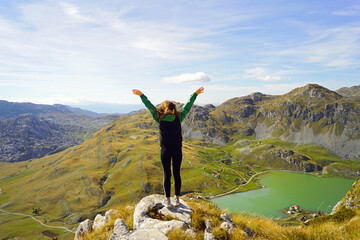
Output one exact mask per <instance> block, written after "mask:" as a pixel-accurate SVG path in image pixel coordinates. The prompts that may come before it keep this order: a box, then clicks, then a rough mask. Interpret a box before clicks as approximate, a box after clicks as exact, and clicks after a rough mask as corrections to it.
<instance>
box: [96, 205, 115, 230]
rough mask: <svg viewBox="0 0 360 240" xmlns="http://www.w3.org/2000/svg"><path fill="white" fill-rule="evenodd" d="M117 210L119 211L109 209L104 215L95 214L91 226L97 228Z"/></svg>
mask: <svg viewBox="0 0 360 240" xmlns="http://www.w3.org/2000/svg"><path fill="white" fill-rule="evenodd" d="M117 212H119V211H118V210H114V209H110V210H108V211H106V212H105V215H104V216H102V215H101V214H98V215H96V217H95V219H94V223H93V226H92V228H93V229H98V228H101V227H103V226H104V225H105V224H106V223H107V221H109V220H110V218H111V215H113V214H116V213H117Z"/></svg>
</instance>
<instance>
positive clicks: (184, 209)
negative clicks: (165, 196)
mask: <svg viewBox="0 0 360 240" xmlns="http://www.w3.org/2000/svg"><path fill="white" fill-rule="evenodd" d="M159 212H160V213H162V214H164V215H165V216H168V215H169V216H171V217H173V218H175V219H178V220H180V221H182V222H184V223H186V224H187V225H188V226H190V225H191V208H190V207H189V205H188V204H187V203H186V202H185V201H184V200H182V199H180V205H179V206H172V207H168V208H162V209H160V210H159Z"/></svg>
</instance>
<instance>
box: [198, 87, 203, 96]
mask: <svg viewBox="0 0 360 240" xmlns="http://www.w3.org/2000/svg"><path fill="white" fill-rule="evenodd" d="M203 92H204V88H203V87H201V88H199V89H198V90H196V94H197V95H199V94H200V93H203Z"/></svg>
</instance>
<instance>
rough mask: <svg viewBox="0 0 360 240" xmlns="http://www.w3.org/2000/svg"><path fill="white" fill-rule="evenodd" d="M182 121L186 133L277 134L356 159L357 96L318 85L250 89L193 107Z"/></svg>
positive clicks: (214, 138)
mask: <svg viewBox="0 0 360 240" xmlns="http://www.w3.org/2000/svg"><path fill="white" fill-rule="evenodd" d="M185 125H186V126H185V130H184V133H185V136H187V137H191V138H205V139H207V140H208V141H210V142H213V143H217V144H226V143H227V142H228V141H229V140H231V139H236V138H237V137H238V136H239V135H241V136H243V137H249V136H254V137H255V138H256V139H259V140H261V139H266V138H279V139H281V140H283V141H286V142H293V143H298V144H315V145H319V146H323V147H325V148H327V149H328V150H330V151H331V152H333V153H335V154H336V155H338V156H340V157H342V158H347V159H353V158H360V99H359V98H356V97H343V96H341V95H340V94H338V93H337V92H334V91H331V90H329V89H326V88H324V87H322V86H319V85H316V84H308V85H306V86H304V87H300V88H296V89H294V90H292V91H291V92H289V93H287V94H284V95H280V96H271V95H265V94H262V93H253V94H251V95H248V96H245V97H239V98H233V99H230V100H228V101H226V102H224V103H223V104H221V105H219V106H218V107H216V108H214V107H213V106H204V107H199V106H197V107H195V108H194V109H193V111H192V112H191V113H190V117H189V119H188V120H187V121H186V122H185Z"/></svg>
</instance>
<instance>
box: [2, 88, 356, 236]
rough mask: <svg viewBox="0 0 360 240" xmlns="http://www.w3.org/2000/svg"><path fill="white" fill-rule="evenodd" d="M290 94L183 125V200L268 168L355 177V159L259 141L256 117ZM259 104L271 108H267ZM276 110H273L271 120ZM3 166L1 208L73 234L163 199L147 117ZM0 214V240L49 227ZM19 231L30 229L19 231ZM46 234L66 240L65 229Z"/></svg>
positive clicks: (206, 110) (228, 106)
mask: <svg viewBox="0 0 360 240" xmlns="http://www.w3.org/2000/svg"><path fill="white" fill-rule="evenodd" d="M294 91H295V93H296V92H297V91H300V90H294ZM300 92H301V91H300ZM289 94H290V95H291V96H294V95H296V94H294V93H289ZM320 95H321V94H320ZM291 96H288V97H279V96H266V95H262V94H259V93H255V94H253V95H251V96H250V97H249V96H247V97H243V98H237V99H231V100H229V101H227V102H225V103H223V104H222V105H220V106H218V107H216V108H215V107H214V106H212V105H206V106H204V107H199V106H194V109H193V111H191V112H190V114H189V116H188V118H187V119H186V120H185V125H184V135H185V137H186V138H185V140H184V143H183V153H184V159H183V163H182V170H181V174H182V183H183V186H182V194H185V193H187V192H195V193H198V194H201V195H203V196H209V197H211V196H214V195H217V194H221V193H224V192H228V191H231V190H234V191H237V192H241V191H247V190H249V189H256V188H258V184H257V183H256V179H257V178H256V177H253V176H254V175H255V174H256V173H259V172H262V171H266V170H269V169H282V170H292V171H301V172H309V173H311V174H315V175H319V176H334V175H337V176H344V177H351V178H356V177H359V172H360V167H359V166H358V164H359V162H358V161H354V160H343V159H342V158H340V157H338V156H336V155H334V154H332V153H330V152H329V151H328V150H327V149H326V148H324V147H321V146H314V145H309V144H308V145H307V144H297V143H291V142H285V141H282V140H280V139H279V138H277V136H282V135H283V133H282V134H279V135H277V136H273V137H272V138H265V139H258V136H257V134H256V131H255V130H256V128H255V127H254V126H255V124H258V123H256V121H259V119H260V120H261V119H263V120H264V122H266V121H269V120H266V119H267V118H265V115H264V114H263V115H261V114H260V113H265V112H266V111H265V110H264V109H270V107H274V106H275V104H276V103H277V104H279V106H280V105H283V104H285V103H284V102H281V101H290V100H289V99H290V98H291ZM339 96H340V95H336V94H333V93H331V94H330V95H329V97H328V98H329V99H333V100H334V101H338V100H339V99H340V100H341V99H342V98H341V97H340V98H339ZM250 98H251V99H253V100H251V101H252V102H251V101H250V100H249V99H250ZM338 98H339V99H338ZM282 99H283V100H282ZM301 99H303V98H299V99H298V101H301ZM329 99H328V100H326V101H330V100H329ZM341 101H342V100H341ZM246 102H251V105H246V104H245V103H246ZM264 104H265V105H266V104H268V105H266V106H267V107H266V108H265V105H264ZM354 104H358V103H354ZM249 106H250V107H249ZM252 109H253V110H252ZM261 109H262V110H261ZM276 111H278V108H274V110H272V112H271V114H275V113H276ZM279 111H280V110H279ZM312 111H314V112H316V109H315V108H314V110H312ZM269 114H270V113H269ZM271 114H270V115H271ZM282 118H283V119H285V120H283V121H284V124H285V123H286V121H287V120H286V117H283V115H281V117H279V116H275V115H274V117H273V123H271V124H270V125H274V124H275V123H276V124H278V125H277V126H279V129H280V126H282V125H281V124H282V122H281V121H280V122H276V121H278V120H279V119H282ZM297 121H299V122H300V124H299V125H298V127H300V128H301V127H302V126H303V125H302V121H303V120H301V121H300V120H299V119H297V118H295V117H294V118H292V123H291V125H292V127H291V128H292V129H293V128H295V127H296V126H295V125H293V124H296V122H297ZM270 125H269V126H270ZM284 126H285V125H284ZM286 126H287V125H286ZM199 129H200V130H199ZM274 129H275V128H274ZM189 130H190V131H189ZM277 131H280V130H277ZM285 131H287V130H286V129H285ZM199 132H200V134H199ZM275 133H276V131H273V133H272V135H274V134H275ZM191 134H193V135H191ZM194 134H195V135H194ZM196 134H199V135H197V136H196ZM275 135H276V134H275ZM225 142H226V143H225ZM0 164H1V165H0V169H1V171H0V189H1V191H0V209H2V210H4V211H7V212H12V213H23V214H28V215H33V208H35V209H36V208H40V209H41V211H40V213H39V214H38V216H37V217H36V218H38V219H39V220H40V221H42V222H43V223H44V224H47V225H50V226H62V227H66V228H68V229H70V230H71V229H73V228H74V227H76V226H77V224H78V223H79V222H80V221H82V220H84V219H86V218H93V217H94V216H95V215H96V214H97V213H99V212H103V211H105V210H107V209H110V208H113V207H116V206H119V204H127V203H135V202H138V201H139V200H140V199H141V198H142V197H144V196H147V195H149V194H153V193H159V194H162V193H163V190H162V167H161V162H160V147H159V140H158V127H157V124H156V123H155V122H154V120H153V119H152V118H151V116H150V114H149V112H148V111H142V112H140V113H138V114H136V115H132V116H122V117H119V118H117V119H116V120H115V121H114V122H113V123H111V124H110V125H108V126H107V127H105V128H103V129H102V130H100V131H98V132H97V133H96V134H94V136H93V137H92V138H90V139H89V140H87V141H86V142H84V143H83V144H81V145H78V146H74V147H71V148H68V149H66V150H64V151H62V152H60V153H57V154H54V155H51V156H47V157H43V158H40V159H32V160H29V161H25V162H19V163H0ZM344 169H345V170H344ZM250 179H251V181H250V182H249V180H250ZM0 216H1V221H0V237H2V238H10V237H15V236H20V237H21V236H22V237H24V236H28V235H32V236H38V235H41V234H42V231H45V230H48V229H49V228H47V227H44V226H41V225H40V224H39V223H37V222H35V221H34V220H32V219H29V218H26V217H24V216H19V215H11V214H9V213H4V212H0ZM22 226H28V227H26V228H24V229H23V230H22V231H20V232H19V233H17V230H16V229H18V228H19V227H22ZM51 231H55V232H56V231H57V232H58V233H59V234H60V235H61V236H70V235H71V233H67V231H66V230H64V229H52V230H51ZM71 236H73V235H71ZM39 239H41V238H39Z"/></svg>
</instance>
